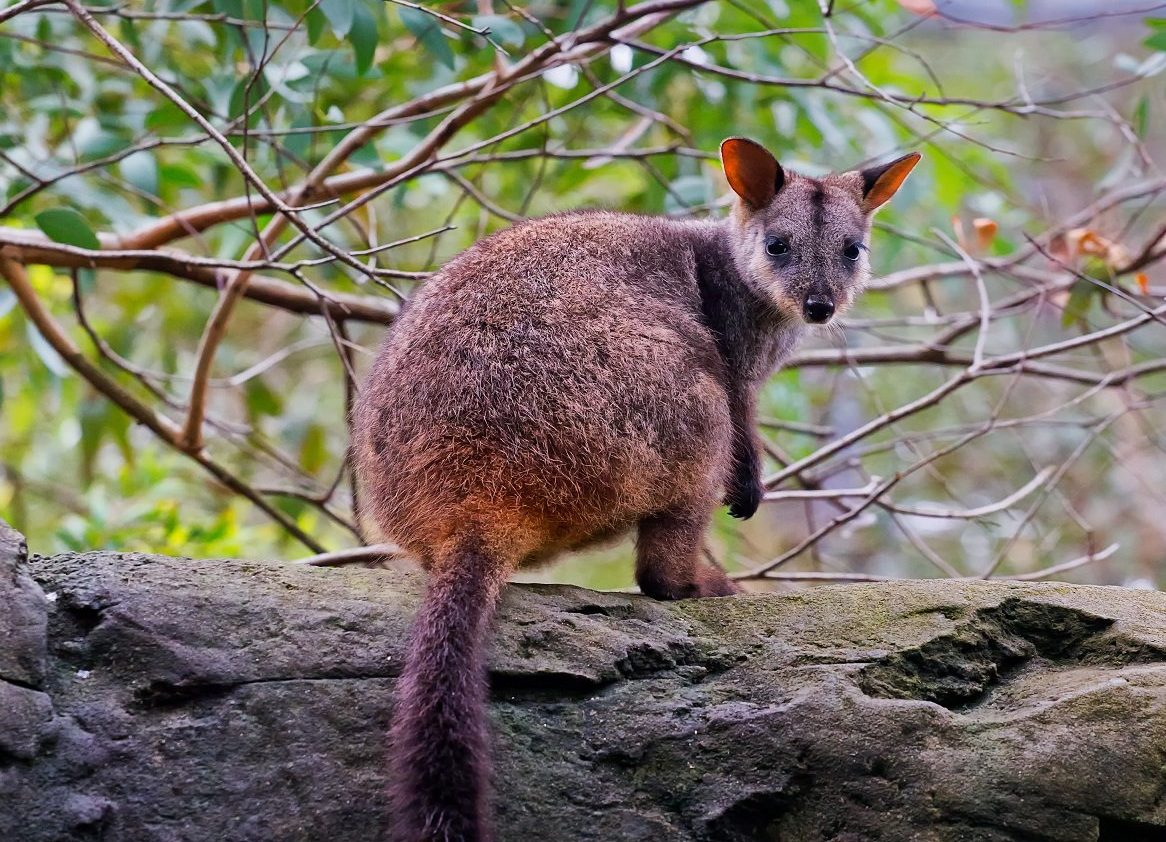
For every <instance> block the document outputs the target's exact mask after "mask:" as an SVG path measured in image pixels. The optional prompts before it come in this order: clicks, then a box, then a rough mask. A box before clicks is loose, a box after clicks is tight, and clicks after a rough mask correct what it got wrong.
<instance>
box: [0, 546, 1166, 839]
mask: <svg viewBox="0 0 1166 842" xmlns="http://www.w3.org/2000/svg"><path fill="white" fill-rule="evenodd" d="M13 535H14V533H10V532H4V531H3V529H2V528H0V604H3V605H4V607H5V611H4V613H0V712H2V713H0V839H20V840H26V841H27V842H38V841H39V840H46V841H47V840H60V839H106V840H127V842H143V841H144V840H208V839H214V840H299V839H302V840H319V839H346V840H373V839H378V838H381V836H382V833H383V828H384V826H385V823H386V807H385V798H384V795H383V792H384V788H385V779H384V768H385V764H384V756H383V755H384V747H383V746H384V738H383V734H384V732H385V729H386V724H387V722H388V720H389V716H390V713H391V710H390V707H391V691H392V686H393V680H394V677H395V676H396V674H397V672H398V670H399V668H400V664H401V657H402V644H403V640H404V633H405V629H406V627H407V623H408V618H409V616H410V615H411V612H412V610H413V607H414V606H415V604H416V600H417V595H418V593H419V590H420V580H419V578H418V577H415V576H411V575H407V574H400V573H392V572H385V571H379V570H378V571H374V570H362V569H343V570H317V569H310V568H303V567H297V566H294V565H290V564H286V563H262V562H247V561H237V560H217V561H191V560H187V559H173V558H162V557H155V556H144V555H119V554H110V553H91V554H84V555H63V556H56V557H53V558H34V559H33V560H32V561H31V562H26V561H25V559H24V553H23V551H22V550H21V548H20V545H19V540H18V536H17V537H13ZM30 573H31V576H30ZM33 579H35V580H36V581H35V582H34V581H33ZM492 682H493V687H494V692H493V702H492V708H491V717H492V721H493V728H494V734H495V742H496V745H497V748H496V761H497V774H496V778H497V782H496V788H497V793H496V802H497V805H498V829H499V837H500V839H502V840H542V839H548V840H549V839H553V840H563V841H564V842H571V840H753V839H772V840H783V842H785V840H793V842H799V840H838V842H842V840H849V842H859V840H872V839H881V840H892V841H893V842H897V841H898V840H953V842H956V840H958V842H976V840H1115V842H1116V840H1122V841H1123V842H1129V840H1135V842H1136V840H1140V839H1145V840H1151V839H1154V840H1158V839H1166V803H1164V799H1163V795H1164V794H1166V768H1164V764H1166V595H1164V594H1159V593H1154V592H1145V591H1128V590H1123V589H1120V588H1099V587H1083V586H1071V585H1059V584H1024V585H1020V584H1015V585H1013V584H1003V583H985V582H970V581H918V582H907V583H894V584H882V585H846V586H837V587H826V588H820V589H817V590H812V591H807V592H805V593H800V594H796V595H791V596H750V597H740V598H733V599H720V600H696V601H690V602H684V603H675V604H662V603H656V602H652V601H650V600H647V599H644V598H641V597H635V596H627V595H622V594H602V593H594V592H591V591H586V590H581V589H578V588H570V587H552V586H514V587H511V588H510V589H509V590H508V592H507V594H506V596H505V599H504V605H503V611H502V614H501V617H500V619H499V622H498V627H497V641H496V644H495V651H494V656H493V658H492Z"/></svg>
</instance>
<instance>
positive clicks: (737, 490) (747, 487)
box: [725, 479, 765, 520]
mask: <svg viewBox="0 0 1166 842" xmlns="http://www.w3.org/2000/svg"><path fill="white" fill-rule="evenodd" d="M764 496H765V488H764V487H763V486H762V485H761V483H760V482H759V481H758V480H755V479H754V480H752V481H750V482H746V483H737V485H736V486H735V487H734V488H733V489H732V490H730V491H729V493H728V494H727V495H725V505H726V506H728V507H729V514H730V515H732V516H733V517H739V518H741V520H748V519H749V518H751V517H753V515H754V514H755V513H756V512H757V507H758V506H760V505H761V498H762V497H764Z"/></svg>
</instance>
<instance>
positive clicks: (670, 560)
mask: <svg viewBox="0 0 1166 842" xmlns="http://www.w3.org/2000/svg"><path fill="white" fill-rule="evenodd" d="M710 511H711V509H710V505H709V504H708V502H706V501H704V500H701V501H698V502H694V503H692V504H690V505H688V506H681V507H677V508H674V509H670V510H668V511H665V512H661V513H659V514H655V515H652V516H650V517H646V518H644V519H643V520H641V521H640V526H639V534H638V535H637V537H636V584H637V585H639V586H640V591H641V592H642V593H643V594H645V595H646V596H650V597H652V598H653V599H691V598H693V597H700V596H730V595H732V594H736V593H740V592H741V588H740V587H739V586H738V585H736V584H735V583H734V582H733V580H732V579H730V578H729V577H728V576H726V575H725V572H724V571H723V570H721V569H720V568H718V567H714V566H713V565H711V564H708V563H706V562H705V561H703V560H702V559H701V546H702V541H703V539H704V533H705V528H706V527H707V526H708V522H709V516H710Z"/></svg>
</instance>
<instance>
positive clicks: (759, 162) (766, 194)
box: [721, 137, 785, 210]
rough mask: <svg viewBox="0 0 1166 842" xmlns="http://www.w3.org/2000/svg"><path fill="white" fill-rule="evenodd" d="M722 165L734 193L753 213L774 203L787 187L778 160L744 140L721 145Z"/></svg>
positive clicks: (757, 144) (738, 138)
mask: <svg viewBox="0 0 1166 842" xmlns="http://www.w3.org/2000/svg"><path fill="white" fill-rule="evenodd" d="M721 162H722V163H723V164H724V165H725V176H726V177H727V178H728V179H729V186H730V187H732V188H733V192H734V193H736V194H737V195H738V196H740V197H741V198H742V199H744V200H745V203H746V204H748V205H749V206H750V207H751V208H753V209H754V210H760V209H761V208H763V207H765V206H766V205H768V204H769V203H770V201H772V200H773V197H774V196H775V195H777V191H778V190H780V189H781V187H782V185H783V184H785V173H784V172H782V169H781V164H779V163H777V158H774V157H773V155H772V154H771V153H770V152H769V150H768V149H766V148H765V147H764V146H762V145H761V144H760V143H755V142H753V141H752V140H748V139H746V138H743V137H731V138H729V139H728V140H726V141H725V142H724V143H722V144H721Z"/></svg>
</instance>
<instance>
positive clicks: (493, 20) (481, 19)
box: [473, 15, 526, 47]
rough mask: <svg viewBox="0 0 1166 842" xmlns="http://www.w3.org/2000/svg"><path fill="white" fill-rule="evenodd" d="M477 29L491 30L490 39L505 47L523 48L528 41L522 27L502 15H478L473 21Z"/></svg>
mask: <svg viewBox="0 0 1166 842" xmlns="http://www.w3.org/2000/svg"><path fill="white" fill-rule="evenodd" d="M473 26H474V28H475V29H487V30H489V35H490V38H491V39H492V40H493V41H495V42H497V43H499V44H501V45H502V46H504V47H521V46H522V42H523V41H525V40H526V33H525V32H523V31H522V27H521V26H519V25H518V24H517V23H515V22H514V21H512V20H511V19H510V18H508V17H503V16H502V15H478V16H477V17H476V18H474V20H473Z"/></svg>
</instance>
